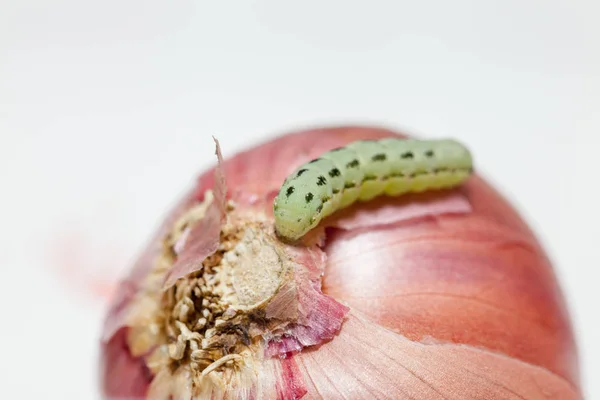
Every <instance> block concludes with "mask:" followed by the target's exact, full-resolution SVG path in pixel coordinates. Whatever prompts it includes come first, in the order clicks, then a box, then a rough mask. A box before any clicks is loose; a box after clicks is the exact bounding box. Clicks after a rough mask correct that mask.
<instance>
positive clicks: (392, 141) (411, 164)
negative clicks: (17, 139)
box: [273, 138, 473, 241]
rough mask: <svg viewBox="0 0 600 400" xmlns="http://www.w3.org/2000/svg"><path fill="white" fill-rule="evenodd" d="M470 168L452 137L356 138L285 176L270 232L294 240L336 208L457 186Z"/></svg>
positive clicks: (464, 151)
mask: <svg viewBox="0 0 600 400" xmlns="http://www.w3.org/2000/svg"><path fill="white" fill-rule="evenodd" d="M472 172H473V160H472V157H471V154H470V152H469V150H468V149H467V148H466V147H465V146H463V145H462V144H460V143H458V142H457V141H455V140H450V139H441V140H418V139H400V138H386V139H381V140H360V141H356V142H353V143H350V144H349V145H347V146H344V147H340V148H337V149H333V150H330V151H328V152H326V153H324V154H323V155H321V156H320V157H319V158H316V159H314V160H312V161H310V162H308V163H306V164H304V165H302V166H300V167H299V168H298V169H297V170H296V171H295V172H293V173H292V174H291V175H290V176H288V177H287V178H286V180H285V182H284V183H283V185H282V187H281V189H280V191H279V193H278V195H277V197H275V200H274V203H273V211H274V215H275V231H276V233H277V234H278V235H279V236H280V237H282V238H283V239H287V240H291V241H293V240H297V239H300V238H301V237H302V236H304V235H305V234H306V233H307V232H309V231H310V230H311V229H313V228H314V227H316V226H317V225H318V224H319V222H320V221H321V220H322V219H323V218H325V217H327V216H329V215H331V214H332V213H334V212H335V211H337V210H340V209H342V208H345V207H347V206H349V205H351V204H353V203H354V202H357V201H368V200H371V199H373V198H374V197H377V196H379V195H382V194H386V195H389V196H398V195H401V194H405V193H409V192H423V191H427V190H434V189H443V188H450V187H453V186H457V185H459V184H461V183H462V182H464V181H465V180H466V179H467V178H468V177H469V176H470V175H471V173H472Z"/></svg>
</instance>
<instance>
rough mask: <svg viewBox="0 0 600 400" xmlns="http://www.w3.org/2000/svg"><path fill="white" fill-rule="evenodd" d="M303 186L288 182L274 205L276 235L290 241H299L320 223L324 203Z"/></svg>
mask: <svg viewBox="0 0 600 400" xmlns="http://www.w3.org/2000/svg"><path fill="white" fill-rule="evenodd" d="M303 189H305V188H304V187H303V186H302V185H294V182H286V183H285V184H284V185H283V186H282V188H281V190H280V191H279V194H278V195H277V197H276V198H275V201H274V203H273V214H274V216H275V226H276V233H277V234H278V235H279V236H280V237H282V238H285V239H288V240H292V241H293V240H297V239H299V238H301V237H302V236H304V235H305V234H306V233H307V232H308V231H310V230H311V229H312V228H314V227H315V226H316V225H317V224H318V223H319V220H320V218H319V212H320V210H321V209H322V203H321V201H320V199H318V198H317V196H315V195H314V194H313V193H312V192H310V191H307V190H303Z"/></svg>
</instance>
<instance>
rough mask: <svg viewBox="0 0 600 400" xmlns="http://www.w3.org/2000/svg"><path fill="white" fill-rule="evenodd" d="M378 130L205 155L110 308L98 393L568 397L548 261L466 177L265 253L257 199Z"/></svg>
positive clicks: (263, 219)
mask: <svg viewBox="0 0 600 400" xmlns="http://www.w3.org/2000/svg"><path fill="white" fill-rule="evenodd" d="M394 135H400V134H399V133H396V132H392V131H389V130H385V129H378V128H370V127H339V128H324V129H315V130H310V131H302V132H295V133H291V134H287V135H284V136H281V137H279V138H276V139H274V140H272V141H270V142H268V143H264V144H262V145H259V146H257V147H255V148H253V149H250V150H248V151H246V152H243V153H241V154H238V155H236V156H235V157H233V158H230V159H228V160H226V161H222V160H221V156H220V151H219V147H218V143H217V153H218V157H219V164H218V166H217V167H216V168H214V169H213V170H211V171H207V172H205V173H204V174H202V175H201V176H200V178H199V180H198V182H197V185H196V187H194V188H192V190H191V191H190V192H189V193H188V194H187V195H186V196H184V198H183V199H182V201H181V202H180V203H179V204H178V205H177V206H176V207H174V209H173V210H172V211H171V212H170V214H169V215H168V217H167V218H166V219H165V221H164V223H163V225H162V226H161V227H160V229H159V230H158V232H157V233H156V234H155V235H154V237H153V238H152V239H151V241H150V243H149V245H148V247H147V248H146V250H145V251H144V252H143V254H142V255H141V256H140V258H139V260H138V262H137V263H136V264H135V265H134V266H133V268H132V270H131V272H130V274H129V275H128V276H127V277H126V278H125V279H124V280H123V281H122V283H121V285H120V288H119V289H118V291H117V297H116V298H115V299H114V301H113V302H112V306H111V307H110V310H109V312H108V315H107V318H106V322H105V330H104V333H103V338H102V343H101V346H102V348H101V350H102V352H101V354H102V360H101V366H102V368H101V384H102V391H103V396H104V398H105V399H118V398H129V399H132V398H133V399H138V398H139V399H145V398H152V399H169V398H173V399H186V400H187V399H210V398H236V399H237V398H239V399H297V398H326V399H337V398H345V399H373V398H394V399H403V398H418V399H429V398H432V399H436V398H478V399H484V398H485V399H492V398H501V399H505V398H527V399H576V398H580V397H581V391H580V388H579V376H578V360H577V353H576V347H575V343H574V339H573V334H572V330H571V326H570V321H569V315H568V313H567V310H566V307H565V302H564V300H563V298H562V294H561V291H560V287H559V285H558V284H557V282H556V277H555V275H554V273H553V270H552V266H551V263H550V262H549V260H548V257H547V256H546V254H545V253H544V250H543V249H542V248H541V247H540V244H539V243H538V242H537V241H536V239H535V237H534V234H533V233H532V232H531V230H530V229H529V228H528V226H527V225H526V223H525V222H524V221H523V220H522V219H521V218H520V217H519V215H518V214H517V213H516V212H515V210H514V209H513V208H512V207H511V206H510V205H509V204H508V203H507V202H506V201H505V200H504V199H503V198H502V196H501V195H500V194H498V193H497V192H496V191H495V190H494V189H493V188H492V187H490V186H489V185H488V184H487V183H486V182H485V181H484V180H483V179H482V178H481V177H479V176H477V175H474V176H473V177H472V178H471V179H470V180H469V181H468V182H467V184H465V185H464V186H462V187H460V188H458V189H455V190H446V191H443V192H437V193H425V194H419V195H410V196H404V197H402V198H379V199H376V200H373V201H371V202H369V203H364V204H356V205H354V206H352V207H350V208H349V209H347V210H344V211H343V212H340V213H338V214H337V215H334V216H332V217H330V218H328V219H326V220H325V221H323V223H322V224H321V225H320V226H319V227H318V228H317V229H315V230H314V231H313V232H311V233H310V234H309V235H307V237H306V238H305V240H304V242H303V244H302V245H301V246H293V245H290V244H285V243H282V242H280V241H277V239H276V238H275V236H274V235H273V227H272V225H273V215H272V201H273V198H274V196H275V194H276V193H277V190H278V189H279V187H280V185H281V183H282V182H283V180H284V179H285V177H286V176H287V174H289V173H291V172H292V171H293V170H294V169H295V168H296V167H297V166H298V165H300V164H301V163H304V162H306V161H308V160H311V159H312V158H315V157H317V156H318V155H319V154H320V153H323V152H324V151H327V150H330V149H332V148H335V147H339V146H343V145H345V144H347V143H349V142H352V141H355V140H359V139H377V138H382V137H388V136H394ZM475 160H476V161H477V157H476V155H475Z"/></svg>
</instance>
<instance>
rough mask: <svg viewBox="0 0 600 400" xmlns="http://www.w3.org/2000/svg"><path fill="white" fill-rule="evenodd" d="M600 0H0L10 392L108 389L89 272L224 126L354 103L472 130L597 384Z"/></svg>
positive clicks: (170, 195)
mask: <svg viewBox="0 0 600 400" xmlns="http://www.w3.org/2000/svg"><path fill="white" fill-rule="evenodd" d="M598 4H600V3H598V2H595V1H587V2H586V1H582V0H579V1H566V0H565V1H550V0H546V1H541V0H540V1H537V0H529V1H522V0H521V1H518V0H504V1H487V2H485V1H476V0H473V1H459V0H455V1H443V0H440V1H388V2H385V1H368V2H367V1H364V2H350V1H326V2H324V1H302V2H293V3H292V2H283V1H271V2H267V1H262V2H258V1H243V2H242V1H240V2H225V1H212V2H208V1H193V2H192V1H186V2H183V1H156V0H118V1H117V0H107V1H96V2H90V1H80V0H77V1H76V0H54V1H51V0H38V1H35V0H18V1H17V0H14V1H12V0H2V1H0V138H1V141H0V185H1V186H0V187H1V189H0V194H1V197H0V223H1V224H2V229H0V250H1V251H0V263H1V265H2V277H3V279H2V285H1V290H0V296H1V298H0V300H1V301H0V304H1V307H2V309H1V310H0V311H1V314H0V315H1V316H2V321H3V322H2V326H1V327H0V338H1V342H0V343H1V344H2V356H1V357H0V382H1V383H0V391H1V392H2V393H0V398H10V399H32V398H43V399H78V400H81V399H95V398H97V394H96V370H95V367H96V365H95V363H96V359H95V358H96V356H97V350H96V347H97V335H98V332H99V329H100V325H101V318H102V312H103V307H104V306H105V305H104V300H103V299H102V298H99V297H97V295H96V294H94V292H93V291H92V290H90V281H99V280H101V281H104V280H106V281H110V280H111V279H114V277H115V276H118V274H119V273H121V272H122V271H123V269H124V268H125V267H126V266H127V265H128V264H129V263H130V262H131V260H132V259H133V257H134V256H135V255H136V254H137V251H138V250H139V249H140V247H141V245H142V244H143V243H144V241H145V239H146V238H147V237H148V235H149V234H150V232H151V230H152V229H153V228H154V227H155V226H156V224H157V222H158V221H159V219H160V218H161V217H162V215H163V212H164V211H165V209H166V207H167V206H168V205H170V204H171V203H172V202H173V201H174V200H175V199H176V197H177V196H178V195H179V194H180V193H181V192H182V190H184V189H185V188H187V187H188V185H189V184H190V183H191V182H192V179H193V178H194V177H195V175H196V173H197V172H199V171H200V170H202V169H203V168H205V167H208V166H209V165H211V164H212V163H213V162H214V155H213V152H214V148H213V143H212V139H211V135H216V136H217V137H218V138H219V139H220V141H221V145H222V148H223V152H224V155H225V156H230V155H232V154H233V153H235V152H237V151H239V150H242V149H243V148H246V147H248V146H250V145H251V144H254V143H257V142H258V141H263V140H266V139H268V138H269V137H272V136H273V135H276V134H278V133H282V132H284V131H286V130H289V129H296V128H300V127H304V126H307V125H318V124H321V123H326V124H335V123H349V122H357V123H373V124H384V125H387V126H391V127H396V128H404V129H406V130H407V131H408V132H411V133H415V134H419V135H423V136H453V137H456V138H458V139H460V140H462V141H464V142H466V143H467V144H468V145H469V146H470V147H471V148H472V150H473V151H474V153H475V155H476V161H477V165H478V169H479V170H480V171H483V172H484V173H485V174H486V175H487V176H488V177H489V178H490V179H491V180H492V182H494V183H495V184H496V185H497V186H498V187H499V188H500V189H501V190H502V191H503V192H504V193H505V194H506V195H507V196H508V197H509V198H510V199H511V200H512V201H513V202H514V204H515V206H516V207H517V208H518V209H519V210H521V211H522V212H523V214H524V215H525V216H526V218H527V219H528V221H529V222H530V223H531V225H532V226H533V228H534V229H535V230H536V231H537V232H538V233H539V235H540V238H541V240H542V241H543V243H544V244H545V246H546V247H547V249H548V251H549V253H550V255H551V256H552V258H553V259H554V261H555V262H556V268H557V272H558V274H559V277H560V281H561V283H562V287H563V289H564V291H565V292H566V294H567V299H568V302H569V306H570V309H571V311H572V314H573V319H574V323H575V326H576V332H577V335H578V340H579V344H580V353H581V360H582V370H583V378H584V384H585V390H586V394H587V396H589V397H590V398H593V397H594V396H593V394H595V397H599V396H600V382H599V381H598V379H597V373H598V371H599V370H600V361H599V360H600V351H599V350H600V344H599V343H600V340H599V339H600V327H599V314H598V303H597V301H598V297H599V296H598V293H599V292H600V289H598V281H599V278H600V274H599V272H598V271H599V269H600V256H599V254H600V251H599V248H600V243H599V242H598V240H600V239H599V238H600V219H599V214H600V213H599V212H598V207H599V206H600V196H599V194H598V192H597V186H598V181H599V177H598V171H600V160H599V155H600V152H599V150H598V145H599V143H598V141H597V139H596V137H597V135H598V134H599V133H600V113H599V112H598V111H599V110H598V106H599V105H600V28H599V24H598V17H599V16H600V9H599V6H598ZM69 249H70V250H69ZM594 378H596V379H594Z"/></svg>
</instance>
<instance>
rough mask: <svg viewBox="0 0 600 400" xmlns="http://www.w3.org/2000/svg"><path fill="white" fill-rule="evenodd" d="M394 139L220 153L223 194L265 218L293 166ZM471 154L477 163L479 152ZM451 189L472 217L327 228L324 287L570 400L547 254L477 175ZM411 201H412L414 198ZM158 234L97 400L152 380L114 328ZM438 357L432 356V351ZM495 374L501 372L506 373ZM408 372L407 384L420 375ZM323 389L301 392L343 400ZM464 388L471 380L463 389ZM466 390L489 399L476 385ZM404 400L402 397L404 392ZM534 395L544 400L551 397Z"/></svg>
mask: <svg viewBox="0 0 600 400" xmlns="http://www.w3.org/2000/svg"><path fill="white" fill-rule="evenodd" d="M392 135H398V133H397V132H393V131H390V130H387V129H381V128H372V127H361V126H353V127H335V128H322V129H313V130H306V131H300V132H295V133H291V134H288V135H284V136H282V137H279V138H276V139H274V140H272V141H269V142H267V143H264V144H262V145H259V146H257V147H255V148H253V149H250V150H248V151H246V152H243V153H240V154H238V155H236V156H235V157H232V158H229V159H227V157H226V159H227V160H226V162H225V164H224V172H225V176H226V178H227V186H228V197H229V198H230V199H233V200H234V201H236V202H237V203H238V204H240V205H241V206H242V207H248V208H252V207H254V208H259V209H263V210H266V211H267V212H269V210H270V207H271V204H272V200H273V197H274V196H275V194H276V192H277V190H278V189H279V186H280V185H281V183H282V182H283V180H284V179H285V177H286V176H287V174H288V173H290V172H292V171H293V170H294V169H295V168H296V167H297V166H298V165H300V164H301V163H303V162H306V161H308V160H310V159H312V158H315V157H317V156H318V155H319V154H320V153H322V152H324V151H327V150H330V149H332V148H334V147H339V146H343V145H345V144H347V143H349V142H351V141H354V140H360V139H379V138H382V137H388V136H392ZM224 150H225V153H227V152H226V149H224ZM474 157H475V165H476V166H477V163H478V158H477V155H476V154H475V155H474ZM480 162H484V161H481V160H480ZM213 184H214V174H213V171H212V170H211V171H206V172H205V173H203V174H202V175H201V177H200V178H199V180H198V183H197V187H196V188H195V189H194V190H193V192H192V193H191V194H188V195H186V196H185V198H184V200H183V201H182V204H180V205H179V206H178V207H176V209H175V210H174V211H173V212H172V214H173V215H171V216H170V217H169V218H167V220H170V221H172V220H173V219H174V215H177V214H178V213H181V210H182V209H184V208H185V207H186V205H189V204H190V202H191V201H192V200H193V199H194V198H196V199H197V200H201V199H202V197H203V195H204V193H205V191H206V190H207V189H211V188H212V187H213ZM458 192H460V193H461V194H462V195H463V196H465V197H466V199H468V201H469V203H470V204H471V207H472V209H473V210H472V212H470V213H467V214H460V215H437V216H434V217H428V218H422V219H419V220H416V221H411V222H404V223H400V224H396V225H393V226H381V227H365V228H359V229H355V230H342V229H328V230H327V239H326V245H325V247H324V250H325V252H326V254H327V257H328V262H327V270H326V273H325V276H324V281H323V291H324V292H325V293H327V294H329V295H331V296H332V297H334V298H335V299H337V300H339V301H341V302H343V303H344V304H346V305H348V306H350V308H351V309H352V312H353V313H354V312H358V313H360V314H361V315H363V316H364V317H366V318H367V319H368V320H370V321H372V322H374V323H375V324H377V325H380V326H381V327H382V328H386V329H388V330H391V331H393V332H397V333H398V334H400V335H402V336H403V337H405V338H407V339H409V340H410V341H413V342H423V343H446V344H450V345H452V344H460V345H466V346H469V348H470V347H472V348H473V349H482V350H483V351H485V352H486V353H489V354H498V355H500V356H502V357H507V358H508V359H512V360H514V362H518V363H519V365H525V366H527V368H536V371H538V370H539V371H541V372H540V373H542V374H543V376H544V378H543V380H540V381H539V382H546V383H548V382H550V380H552V382H550V383H551V384H550V383H549V384H548V387H551V386H552V385H554V383H556V386H560V387H561V388H563V389H564V390H565V391H566V392H561V393H567V392H568V393H569V395H568V397H566V398H579V396H580V390H579V375H578V360H577V352H576V346H575V342H574V338H573V334H572V330H571V325H570V321H569V315H568V312H567V309H566V307H565V302H564V300H563V297H562V293H561V291H560V287H559V285H558V283H557V281H556V277H555V275H554V273H553V271H552V266H551V263H550V261H549V260H548V257H547V255H546V254H545V252H544V250H543V249H542V248H541V247H540V244H539V243H538V242H537V241H536V239H535V237H534V234H533V233H532V232H531V230H530V229H529V228H528V226H527V224H526V223H525V222H524V221H523V220H522V218H521V217H520V216H519V215H518V214H517V213H516V211H515V210H514V209H513V208H512V207H511V206H510V204H508V203H507V202H506V200H504V199H503V198H502V196H501V195H500V194H499V193H497V192H496V191H495V190H494V189H493V188H491V187H490V186H489V185H488V184H487V183H486V182H485V181H484V180H483V179H482V178H481V177H479V176H474V177H473V178H472V179H471V180H470V181H469V182H468V183H467V184H466V185H465V186H464V187H463V188H461V189H459V190H458ZM409 197H410V196H409ZM412 198H413V199H416V201H418V199H419V196H412ZM357 207H360V205H357ZM165 230H166V228H164V227H163V228H161V230H159V232H158V234H157V235H155V237H154V239H153V240H152V241H151V243H150V244H149V247H148V248H147V249H146V251H145V252H144V253H143V255H142V256H141V257H140V260H139V261H138V263H136V265H135V266H134V269H133V270H132V274H131V276H130V279H128V280H126V281H125V282H124V283H123V285H122V287H121V289H120V290H121V292H120V294H121V299H120V300H119V299H117V300H115V303H114V304H113V306H112V308H111V310H110V311H109V315H108V318H107V328H106V331H105V336H104V340H103V345H102V356H103V359H102V371H101V379H102V388H103V394H104V396H105V398H107V399H109V398H110V399H113V398H114V399H116V398H144V397H145V394H146V389H147V386H148V385H149V382H150V380H151V379H152V378H151V376H150V375H149V374H148V372H147V369H146V368H145V366H144V362H143V361H142V360H136V359H133V358H132V357H130V355H129V354H128V351H127V344H126V341H125V335H126V334H127V329H128V328H126V327H124V326H119V324H117V325H115V324H112V323H113V322H115V315H117V314H118V312H119V310H122V309H123V307H125V306H126V305H127V301H128V299H129V298H130V297H128V296H124V295H123V293H125V292H126V291H129V292H131V291H135V290H136V282H137V281H138V280H139V278H140V276H144V274H145V273H147V271H148V269H149V268H150V267H151V263H152V258H153V256H154V254H155V253H156V251H157V249H158V248H159V246H160V244H159V243H158V239H157V238H158V237H160V236H161V235H163V234H164V232H165ZM352 318H354V317H352ZM111 324H112V326H110V325H111ZM352 325H353V324H350V325H349V326H352ZM344 329H345V328H344V327H343V328H342V335H341V336H340V337H338V338H334V339H333V340H332V342H331V344H329V343H327V344H325V345H323V350H322V351H323V352H324V353H323V354H325V352H327V351H329V350H327V349H328V348H330V347H331V346H333V345H334V344H335V343H336V340H342V339H341V337H343V335H344V332H345V331H344ZM348 329H351V328H348ZM410 341H409V342H407V343H408V345H409V346H410V343H411V342H410ZM416 345H417V343H415V346H416ZM419 345H420V344H419ZM328 346H329V347H328ZM331 348H333V347H331ZM444 349H445V348H444ZM391 350H393V349H391ZM427 350H428V353H427V354H428V355H427V357H435V351H432V349H427ZM434 350H435V349H434ZM319 351H320V350H319V348H316V349H310V350H308V351H307V350H305V351H304V352H302V353H300V354H299V355H298V356H297V357H296V358H297V360H298V362H299V365H300V369H301V370H302V371H303V372H302V377H298V376H295V377H294V379H296V380H302V378H305V379H304V380H305V381H306V377H307V376H308V377H310V375H311V374H317V375H318V374H319V372H318V371H316V370H314V371H310V370H308V371H307V370H306V369H307V368H308V369H310V368H318V363H319V361H318V357H316V358H315V355H318V352H319ZM444 351H446V350H442V348H440V354H441V352H444ZM469 351H470V350H469ZM311 354H312V355H311ZM470 354H471V353H470ZM475 356H477V355H475ZM444 357H447V354H446V355H444ZM482 357H483V356H482ZM445 359H446V358H444V359H443V360H445ZM315 360H317V361H315ZM440 360H442V359H440ZM438 361H439V360H438ZM315 363H316V364H315ZM326 364H327V365H322V368H328V369H330V370H332V371H335V368H336V367H335V365H332V364H335V362H332V361H331V360H329V361H328V362H327V363H326ZM432 364H435V363H432ZM498 364H501V363H500V362H498ZM488 367H490V365H487V366H486V368H488ZM364 368H369V367H368V366H366V365H365V367H364ZM444 368H447V372H448V375H452V374H453V373H454V372H455V371H457V370H459V369H460V366H458V365H455V364H449V365H447V366H446V367H444ZM491 368H492V369H493V368H494V366H493V365H492V366H491ZM498 368H499V370H498V372H502V368H505V367H503V366H498ZM527 368H526V370H527ZM413 372H414V374H415V376H419V374H420V373H421V372H419V370H417V371H413ZM438 372H439V371H438ZM442 372H443V371H442ZM536 373H538V372H536ZM340 374H341V372H340ZM423 374H425V372H423ZM498 375H499V376H501V374H498ZM340 376H341V375H340ZM436 379H437V378H436ZM554 380H555V381H556V382H554ZM407 382H408V381H407ZM440 382H441V381H440ZM319 385H321V386H319ZM322 385H327V383H322V382H321V383H319V382H316V381H314V382H312V383H309V384H308V387H309V393H308V396H309V397H310V398H313V397H318V396H319V395H322V396H324V395H325V394H327V395H328V396H331V397H332V398H335V397H336V396H335V393H338V395H340V396H341V392H340V390H337V389H336V390H333V389H332V390H331V391H328V390H327V388H325V389H324V388H323V386H322ZM472 385H474V386H475V385H481V382H477V381H473V383H472ZM515 385H517V387H514V388H511V389H510V390H511V393H513V392H514V393H516V394H517V395H519V393H531V392H528V391H522V392H520V391H519V387H518V385H519V383H518V382H516V383H515ZM333 386H334V385H333V384H331V387H332V388H333ZM442 386H443V385H442ZM472 389H473V388H472ZM475 389H476V388H475ZM475 389H474V390H473V391H472V393H491V392H485V391H484V390H483V389H484V388H481V390H480V391H477V390H475ZM415 390H416V388H415ZM441 390H443V389H441ZM465 390H466V389H465ZM523 390H525V389H523ZM349 393H351V392H349ZM355 393H358V392H355ZM402 393H405V395H406V396H407V397H408V396H410V393H411V390H404V391H403V392H402ZM419 393H424V392H421V391H419ZM466 393H467V392H465V394H466ZM540 393H542V392H540ZM556 393H558V391H557V392H556ZM346 395H347V394H346ZM562 396H563V398H565V397H564V396H565V395H564V394H563V395H562ZM328 398H329V397H328ZM356 398H360V397H356ZM423 398H429V397H423ZM540 398H554V397H553V394H552V393H550V394H544V397H540Z"/></svg>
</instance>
